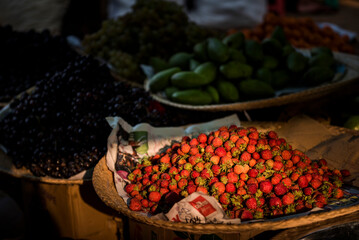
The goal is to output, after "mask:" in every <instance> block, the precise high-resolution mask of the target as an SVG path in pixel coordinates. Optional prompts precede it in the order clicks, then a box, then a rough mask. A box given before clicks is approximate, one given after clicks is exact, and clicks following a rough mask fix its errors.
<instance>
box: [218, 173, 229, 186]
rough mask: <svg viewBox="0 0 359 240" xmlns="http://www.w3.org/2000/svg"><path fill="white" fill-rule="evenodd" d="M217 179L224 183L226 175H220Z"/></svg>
mask: <svg viewBox="0 0 359 240" xmlns="http://www.w3.org/2000/svg"><path fill="white" fill-rule="evenodd" d="M219 180H220V181H221V182H223V183H224V184H227V183H228V177H227V176H226V175H222V176H221V177H220V179H219Z"/></svg>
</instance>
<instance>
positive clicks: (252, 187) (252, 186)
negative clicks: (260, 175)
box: [247, 183, 258, 195]
mask: <svg viewBox="0 0 359 240" xmlns="http://www.w3.org/2000/svg"><path fill="white" fill-rule="evenodd" d="M257 189H258V187H257V185H256V184H253V183H251V184H247V192H248V193H249V194H252V195H254V194H256V192H257Z"/></svg>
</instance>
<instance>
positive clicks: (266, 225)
mask: <svg viewBox="0 0 359 240" xmlns="http://www.w3.org/2000/svg"><path fill="white" fill-rule="evenodd" d="M241 124H242V126H244V127H247V126H256V127H257V128H258V129H267V128H268V127H269V126H271V129H272V130H276V129H279V128H281V126H282V123H273V122H242V123H241ZM273 124H274V126H275V128H274V129H273ZM328 128H330V129H332V130H335V131H337V132H338V134H340V133H350V134H354V135H359V134H358V133H359V132H358V131H353V130H349V129H344V128H340V127H335V126H329V125H328ZM92 182H93V185H94V188H95V191H96V193H97V194H98V196H99V197H100V199H102V201H103V202H104V203H105V204H106V205H108V206H109V207H111V208H113V209H115V210H116V211H118V212H120V213H122V214H124V215H126V216H128V217H130V218H132V219H134V220H137V221H139V222H142V223H145V224H148V225H152V226H155V227H161V228H165V229H169V230H179V229H180V230H181V231H184V232H190V233H197V234H204V233H205V234H212V233H224V234H234V233H239V234H242V235H246V234H247V236H248V233H249V232H251V233H253V234H254V233H255V234H254V235H256V234H258V233H260V232H264V231H268V230H279V229H287V228H293V227H301V226H306V225H309V224H313V223H320V222H322V221H329V222H330V221H331V220H333V222H335V221H337V219H338V218H340V217H344V216H347V215H349V214H351V213H354V212H357V211H359V205H356V206H352V207H347V208H341V209H337V210H331V211H326V212H317V213H312V214H310V215H306V216H300V217H296V218H291V219H286V220H274V221H260V222H252V223H243V224H239V225H226V224H193V223H179V222H171V221H165V220H157V219H153V218H150V217H147V216H145V215H144V214H141V213H138V212H134V211H131V210H130V209H129V208H128V206H127V204H126V203H125V202H124V200H123V199H122V197H121V196H120V195H119V194H118V193H117V190H116V188H115V185H114V180H113V173H112V172H111V171H110V170H109V169H108V167H107V164H106V159H105V157H104V158H102V159H101V160H100V161H99V162H98V164H97V165H96V167H95V169H94V172H93V177H92ZM253 234H251V235H250V236H254V235H253Z"/></svg>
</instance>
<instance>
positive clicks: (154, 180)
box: [151, 173, 160, 182]
mask: <svg viewBox="0 0 359 240" xmlns="http://www.w3.org/2000/svg"><path fill="white" fill-rule="evenodd" d="M158 179H160V176H159V174H158V173H155V174H152V176H151V181H152V182H156V181H157V180H158Z"/></svg>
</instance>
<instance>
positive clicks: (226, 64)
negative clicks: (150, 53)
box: [149, 27, 335, 105]
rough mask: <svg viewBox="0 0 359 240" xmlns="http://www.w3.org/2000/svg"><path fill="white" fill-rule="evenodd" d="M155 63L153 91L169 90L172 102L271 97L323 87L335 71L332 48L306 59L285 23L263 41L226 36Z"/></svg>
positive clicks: (168, 95) (322, 49) (151, 86)
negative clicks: (290, 89) (289, 38)
mask: <svg viewBox="0 0 359 240" xmlns="http://www.w3.org/2000/svg"><path fill="white" fill-rule="evenodd" d="M152 67H153V69H155V73H156V74H155V75H154V76H152V77H151V78H150V79H149V88H150V91H152V92H161V91H164V92H165V94H166V96H167V98H168V99H170V100H171V101H173V102H178V103H182V104H190V105H207V104H218V103H233V102H238V101H248V100H254V99H262V98H270V97H273V96H274V95H275V91H276V90H280V89H283V88H287V87H299V86H306V87H311V86H316V85H320V84H322V83H324V82H327V81H330V80H332V79H333V77H334V74H335V71H334V67H335V60H334V57H333V53H332V52H331V50H330V49H328V48H325V47H318V48H314V49H312V50H311V56H310V57H306V56H304V55H303V54H302V53H300V52H297V51H296V50H295V49H294V48H293V47H292V46H291V45H290V44H289V43H288V42H287V39H286V38H285V36H284V32H283V29H282V28H279V27H278V28H277V29H276V30H275V31H274V32H273V34H272V36H271V37H270V38H268V39H265V40H263V41H262V42H261V43H259V42H256V41H254V40H246V39H245V38H244V35H243V33H241V32H237V33H235V34H233V35H229V36H226V37H225V38H223V39H222V40H221V39H220V38H216V37H209V38H207V39H206V40H205V41H202V42H199V43H197V44H195V45H194V47H193V50H192V51H191V52H177V53H175V54H174V55H172V56H171V57H170V58H169V59H168V61H167V62H165V63H164V62H161V65H159V64H153V65H152ZM158 69H160V71H158Z"/></svg>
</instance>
